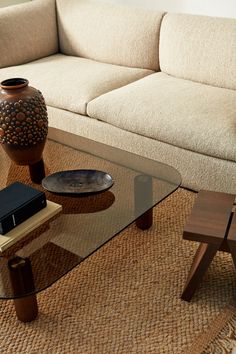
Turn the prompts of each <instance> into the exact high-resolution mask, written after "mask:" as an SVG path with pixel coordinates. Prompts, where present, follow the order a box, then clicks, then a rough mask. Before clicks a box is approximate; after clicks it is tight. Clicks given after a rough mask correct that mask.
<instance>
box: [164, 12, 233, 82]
mask: <svg viewBox="0 0 236 354" xmlns="http://www.w3.org/2000/svg"><path fill="white" fill-rule="evenodd" d="M160 68H161V70H162V71H163V72H165V73H167V74H170V75H173V76H176V77H179V78H184V79H189V80H192V81H197V82H201V83H205V84H209V85H213V86H218V87H223V88H228V89H236V19H226V18H214V17H208V16H197V15H186V14H167V15H165V16H164V18H163V21H162V26H161V32H160Z"/></svg>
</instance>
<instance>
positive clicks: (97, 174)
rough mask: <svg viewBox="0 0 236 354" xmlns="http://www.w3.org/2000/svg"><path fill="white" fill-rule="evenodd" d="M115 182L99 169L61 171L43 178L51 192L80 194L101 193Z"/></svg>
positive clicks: (44, 185) (44, 184)
mask: <svg viewBox="0 0 236 354" xmlns="http://www.w3.org/2000/svg"><path fill="white" fill-rule="evenodd" d="M113 183H114V181H113V179H112V177H111V176H110V175H109V174H108V173H106V172H102V171H97V170H69V171H59V172H56V173H53V174H51V175H49V176H47V177H45V178H44V179H43V180H42V186H43V187H44V188H45V189H47V190H48V191H50V192H53V193H59V194H78V195H86V194H92V193H100V192H102V191H105V190H107V189H109V188H111V186H112V185H113Z"/></svg>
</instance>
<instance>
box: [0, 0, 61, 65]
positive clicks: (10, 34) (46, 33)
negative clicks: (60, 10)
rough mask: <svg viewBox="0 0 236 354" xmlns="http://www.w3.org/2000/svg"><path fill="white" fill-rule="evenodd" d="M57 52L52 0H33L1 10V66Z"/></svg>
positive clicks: (17, 63) (28, 60) (54, 12)
mask: <svg viewBox="0 0 236 354" xmlns="http://www.w3.org/2000/svg"><path fill="white" fill-rule="evenodd" d="M57 51H58V38H57V24H56V9H55V1H54V0H35V1H32V2H28V3H25V4H21V5H16V6H9V7H6V8H2V9H0V68H3V67H6V66H12V65H19V64H23V63H27V62H30V61H32V60H35V59H39V58H42V57H45V56H48V55H51V54H54V53H56V52H57Z"/></svg>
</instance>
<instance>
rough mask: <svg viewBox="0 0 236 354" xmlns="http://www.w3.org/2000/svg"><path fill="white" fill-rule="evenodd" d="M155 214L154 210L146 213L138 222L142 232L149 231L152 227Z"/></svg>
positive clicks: (136, 222) (137, 224)
mask: <svg viewBox="0 0 236 354" xmlns="http://www.w3.org/2000/svg"><path fill="white" fill-rule="evenodd" d="M152 221H153V212H152V208H151V209H149V210H148V211H146V213H144V214H143V215H142V216H140V217H139V218H138V219H137V220H136V221H135V224H136V226H137V227H138V228H139V229H141V230H146V229H149V227H151V226H152Z"/></svg>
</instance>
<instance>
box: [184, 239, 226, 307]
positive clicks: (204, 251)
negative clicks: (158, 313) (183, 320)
mask: <svg viewBox="0 0 236 354" xmlns="http://www.w3.org/2000/svg"><path fill="white" fill-rule="evenodd" d="M220 245H221V243H220V244H218V245H217V244H207V243H201V244H200V245H199V247H198V249H197V252H196V254H195V256H194V260H193V263H192V266H191V268H190V271H189V274H188V278H187V281H186V284H185V287H184V291H183V293H182V296H181V299H182V300H185V301H190V300H191V298H192V297H193V295H194V293H195V291H196V289H197V287H198V286H199V284H200V282H201V280H202V277H203V275H204V274H205V272H206V270H207V268H208V267H209V265H210V263H211V261H212V260H213V258H214V256H215V254H216V252H217V251H218V249H219V248H220Z"/></svg>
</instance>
